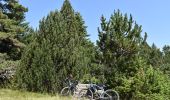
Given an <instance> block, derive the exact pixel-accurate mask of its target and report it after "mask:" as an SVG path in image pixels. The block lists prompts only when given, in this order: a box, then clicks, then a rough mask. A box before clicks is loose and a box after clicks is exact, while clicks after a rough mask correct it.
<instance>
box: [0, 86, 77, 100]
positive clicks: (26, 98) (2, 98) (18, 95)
mask: <svg viewBox="0 0 170 100" xmlns="http://www.w3.org/2000/svg"><path fill="white" fill-rule="evenodd" d="M0 100H76V99H73V97H61V96H59V95H56V96H50V95H48V94H39V93H32V92H25V91H18V90H10V89H0Z"/></svg>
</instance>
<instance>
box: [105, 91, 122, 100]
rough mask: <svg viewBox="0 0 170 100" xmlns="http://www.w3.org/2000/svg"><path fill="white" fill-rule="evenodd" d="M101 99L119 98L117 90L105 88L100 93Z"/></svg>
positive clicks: (117, 99)
mask: <svg viewBox="0 0 170 100" xmlns="http://www.w3.org/2000/svg"><path fill="white" fill-rule="evenodd" d="M102 97H103V100H119V94H118V92H116V91H114V90H106V91H105V92H104V93H103V94H102Z"/></svg>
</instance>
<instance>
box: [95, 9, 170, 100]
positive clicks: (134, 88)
mask: <svg viewBox="0 0 170 100" xmlns="http://www.w3.org/2000/svg"><path fill="white" fill-rule="evenodd" d="M98 30H99V40H98V41H97V44H98V47H99V51H100V52H99V56H100V57H99V59H100V61H101V62H102V64H103V69H104V75H105V78H106V81H107V84H109V85H110V87H111V88H114V89H116V90H117V91H119V94H120V97H121V99H123V100H127V99H130V100H147V99H148V100H151V99H155V100H156V99H158V98H159V99H165V98H168V97H167V96H168V95H167V94H169V91H167V90H168V89H169V88H168V89H167V86H168V84H169V82H166V83H164V82H165V81H167V80H166V78H165V77H166V76H165V75H163V74H162V73H161V72H160V71H159V70H158V71H157V70H156V67H155V66H159V65H160V64H161V61H162V59H161V57H162V53H161V52H160V50H159V49H157V48H156V46H155V45H153V46H152V47H150V46H148V45H147V42H146V38H147V34H146V33H145V36H144V37H142V36H141V32H142V28H141V26H139V25H138V24H137V23H136V22H134V20H133V18H132V16H131V15H130V18H128V16H127V14H125V15H122V14H121V13H120V11H119V10H118V11H117V12H115V13H114V15H112V16H111V18H110V20H109V21H106V19H105V18H104V16H102V17H101V28H100V29H98ZM144 52H145V53H146V54H143V53H144ZM150 65H153V66H154V67H155V69H153V68H152V67H151V68H150V67H149V68H147V66H150Z"/></svg>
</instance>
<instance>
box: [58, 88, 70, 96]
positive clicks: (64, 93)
mask: <svg viewBox="0 0 170 100" xmlns="http://www.w3.org/2000/svg"><path fill="white" fill-rule="evenodd" d="M60 94H61V95H62V96H68V95H70V88H69V87H64V88H63V89H62V90H61V92H60Z"/></svg>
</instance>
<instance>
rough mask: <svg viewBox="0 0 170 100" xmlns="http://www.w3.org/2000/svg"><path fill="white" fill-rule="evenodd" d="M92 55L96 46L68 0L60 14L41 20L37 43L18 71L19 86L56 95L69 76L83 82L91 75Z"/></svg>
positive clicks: (24, 56) (32, 44)
mask: <svg viewBox="0 0 170 100" xmlns="http://www.w3.org/2000/svg"><path fill="white" fill-rule="evenodd" d="M88 47H90V48H88ZM90 52H93V44H92V43H91V42H90V41H89V40H88V39H87V32H86V27H85V26H84V21H83V20H82V17H81V16H80V14H79V13H76V12H74V10H73V8H72V7H71V4H70V2H69V1H68V0H65V2H64V4H63V6H62V8H61V11H54V12H50V14H49V15H48V16H47V17H44V18H43V19H42V20H41V21H40V25H39V30H38V33H37V34H36V37H35V41H34V42H33V43H31V44H30V45H29V46H28V48H27V49H26V50H25V52H24V54H23V57H22V60H21V65H20V67H19V68H18V71H17V80H16V82H17V83H18V87H20V88H25V89H27V90H30V91H40V92H50V93H55V92H56V90H57V91H59V90H60V89H61V88H62V85H63V80H64V79H65V78H66V77H68V75H69V74H72V75H73V76H74V78H75V79H80V78H82V77H83V75H84V74H85V73H88V71H89V67H90V63H91V58H92V56H91V55H89V53H90ZM44 77H45V78H44ZM47 79H48V80H47ZM46 81H47V82H48V84H47V82H46Z"/></svg>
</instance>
